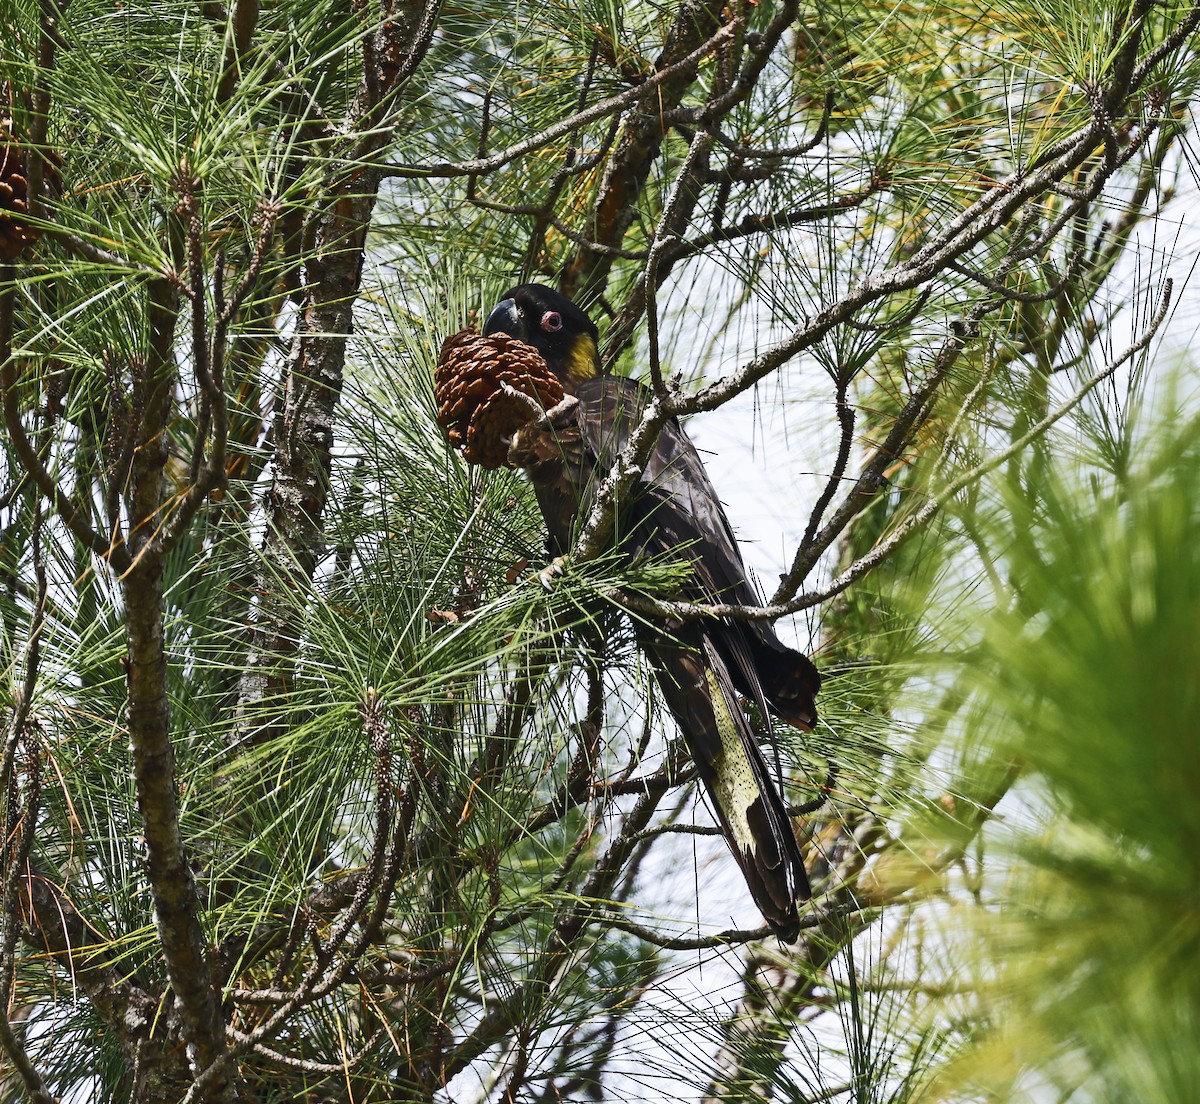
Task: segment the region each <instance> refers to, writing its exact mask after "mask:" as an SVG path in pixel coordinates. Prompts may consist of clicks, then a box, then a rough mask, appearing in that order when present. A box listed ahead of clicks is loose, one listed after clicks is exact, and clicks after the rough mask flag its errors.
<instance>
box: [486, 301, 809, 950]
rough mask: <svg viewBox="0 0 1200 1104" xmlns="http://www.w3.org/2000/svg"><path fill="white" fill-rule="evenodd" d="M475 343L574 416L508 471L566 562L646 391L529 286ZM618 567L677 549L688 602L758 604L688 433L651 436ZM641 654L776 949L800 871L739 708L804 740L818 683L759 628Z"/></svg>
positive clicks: (663, 637) (674, 429) (676, 628)
mask: <svg viewBox="0 0 1200 1104" xmlns="http://www.w3.org/2000/svg"><path fill="white" fill-rule="evenodd" d="M484 333H485V334H494V333H506V334H508V335H509V336H511V337H515V338H518V339H519V340H521V341H523V342H525V343H527V344H529V345H532V346H533V347H534V348H535V349H537V350H538V352H540V353H541V354H542V356H543V357H544V358H545V360H546V363H547V364H548V365H549V366H550V368H551V370H552V371H553V372H554V374H555V375H556V376H557V377H558V378H559V380H560V381H561V383H562V385H563V389H564V391H565V393H566V394H568V395H573V396H574V397H575V399H576V400H577V405H575V406H574V408H573V409H571V411H570V412H569V414H568V415H567V416H566V418H565V419H563V418H558V419H556V424H555V425H553V426H550V425H548V424H547V423H546V422H545V421H544V420H543V421H542V422H537V421H535V422H531V423H530V424H529V425H528V426H525V427H523V428H522V429H519V430H518V431H517V432H516V433H515V434H514V437H513V441H512V446H511V448H510V450H509V460H510V462H512V463H514V464H516V465H517V466H519V467H522V468H525V469H526V470H527V472H528V474H529V476H530V478H531V480H532V482H533V486H534V490H535V492H536V494H537V500H538V503H539V505H540V506H541V511H542V515H543V517H544V518H545V520H546V525H547V527H548V528H549V531H550V540H551V544H552V546H553V548H554V549H555V550H556V551H557V552H558V553H559V554H565V553H567V552H569V550H570V548H571V545H572V541H573V537H574V531H575V529H576V528H577V526H578V525H579V524H581V522H582V520H583V519H585V518H586V517H587V514H588V511H589V509H590V506H591V501H592V495H593V493H594V491H595V489H596V488H597V487H598V486H599V484H600V482H601V481H602V480H603V479H604V477H605V475H607V473H608V472H609V470H610V469H611V467H612V466H613V464H614V462H615V460H616V457H617V455H618V454H619V453H620V451H621V449H622V448H624V446H625V444H626V443H627V441H628V438H629V434H630V433H631V432H632V430H633V428H634V427H635V426H636V425H637V423H638V420H639V418H640V415H641V411H642V410H643V409H644V407H645V405H646V403H647V401H648V400H649V397H650V396H649V392H648V391H647V389H646V388H644V387H643V386H642V385H641V384H639V383H638V382H637V381H635V380H632V379H627V378H625V377H622V376H613V375H606V374H604V373H603V372H602V371H601V368H600V358H599V355H598V351H597V344H596V342H597V330H596V327H595V326H594V325H593V324H592V322H591V320H590V319H589V318H588V317H587V315H586V314H584V312H583V311H582V310H580V309H579V307H577V306H576V305H575V304H574V303H572V302H571V301H570V300H569V299H567V298H565V297H564V296H562V295H560V294H559V293H558V292H556V291H554V290H552V289H551V288H548V287H544V286H542V285H540V284H522V285H520V286H519V287H515V288H513V289H512V290H511V291H509V292H508V293H507V294H506V295H505V296H504V298H503V299H502V300H501V301H500V302H499V303H498V304H497V305H496V307H495V308H494V309H493V310H492V312H491V314H490V315H489V316H488V319H487V322H486V324H485V326H484ZM616 532H617V538H616V539H617V541H618V547H619V548H621V549H622V550H624V551H626V552H628V554H629V555H630V557H631V558H632V557H637V556H654V555H659V554H662V553H665V552H670V551H672V550H677V551H678V554H679V556H680V557H682V558H684V559H686V561H687V562H688V563H689V565H690V567H691V569H692V575H691V582H690V583H689V585H688V587H687V591H686V593H685V594H684V595H683V596H682V597H684V598H686V599H689V600H692V601H698V602H714V601H719V602H723V603H731V604H737V605H743V606H755V605H759V604H760V603H759V600H758V596H757V594H756V593H755V590H754V588H753V587H752V586H751V585H750V583H749V582H748V581H747V579H746V568H745V565H744V564H743V563H742V557H741V553H740V552H739V550H738V545H737V540H736V539H735V537H734V535H733V530H732V529H731V528H730V525H729V521H728V519H727V518H726V516H725V511H724V509H723V508H722V506H721V502H720V500H719V499H718V498H717V493H716V491H715V490H714V489H713V486H712V484H711V483H710V482H709V479H708V475H707V474H706V473H705V470H704V465H703V464H702V463H701V461H700V457H699V455H698V454H697V452H696V449H695V447H694V446H693V444H692V442H691V441H690V440H689V439H688V436H687V434H686V433H685V432H684V431H683V428H682V427H681V426H680V425H679V423H678V422H677V421H676V420H675V419H671V420H669V421H668V422H667V423H666V425H665V426H664V427H663V430H662V433H661V435H660V436H659V438H658V442H657V444H656V445H655V448H654V451H653V453H652V454H651V455H650V459H649V461H648V463H647V464H646V468H645V472H644V474H643V475H642V477H641V480H640V482H639V484H638V487H637V489H636V492H635V493H634V495H633V496H632V500H631V501H629V502H627V503H625V504H624V508H623V509H621V510H620V512H619V518H618V522H617V529H616ZM637 631H638V637H639V643H640V645H641V647H642V649H643V650H644V652H645V653H646V655H647V657H648V658H649V660H650V662H651V664H652V666H653V668H654V671H655V673H656V676H657V679H658V684H659V687H660V689H661V691H662V695H663V698H664V699H665V700H666V703H667V705H668V706H669V708H670V710H671V712H672V714H674V716H675V720H676V721H677V722H678V724H679V728H680V731H681V732H682V733H683V736H684V739H685V740H686V741H687V745H688V748H689V750H690V752H691V754H692V758H693V759H694V760H695V763H696V770H697V773H698V774H699V775H700V779H701V781H702V782H703V783H704V787H705V789H706V790H707V791H708V796H709V799H710V800H711V802H712V804H713V806H714V807H715V810H716V814H717V818H718V820H719V821H720V824H721V830H722V831H723V833H724V835H725V838H726V840H727V841H728V843H729V847H730V850H731V851H732V852H733V855H734V857H735V858H736V859H737V861H738V864H739V865H740V866H741V868H742V871H743V873H744V874H745V877H746V882H747V884H748V885H749V887H750V892H751V894H752V895H753V897H754V900H755V903H756V904H757V905H758V907H759V909H760V910H761V911H762V914H763V916H764V917H765V918H766V920H767V922H768V923H769V924H770V925H771V927H772V928H773V929H774V930H775V932H776V933H777V934H778V935H779V936H780V937H781V938H783V939H785V940H789V941H791V940H794V939H795V938H796V934H797V932H798V929H799V921H798V917H797V912H796V902H797V900H804V899H806V898H807V897H808V896H809V886H808V878H807V875H806V873H805V869H804V861H803V859H802V857H801V854H800V848H799V846H798V845H797V843H796V837H795V834H794V832H793V829H792V824H791V820H790V818H789V817H788V813H787V807H786V805H785V803H784V799H783V796H782V794H781V793H780V790H779V787H778V786H777V785H776V783H775V781H774V779H773V778H772V777H771V772H770V770H769V769H768V766H767V762H766V759H765V758H764V756H763V753H762V750H761V748H760V747H759V746H758V742H757V740H756V739H755V736H754V732H753V730H752V729H751V727H750V723H749V721H748V720H747V718H746V715H745V714H744V713H743V711H742V709H741V707H740V705H739V703H738V699H737V693H738V692H739V691H740V692H741V693H742V694H743V695H745V696H746V698H748V699H749V700H751V701H753V702H755V703H756V704H757V705H758V707H759V709H760V710H761V712H762V715H763V717H764V718H765V717H767V715H768V713H771V714H774V715H775V716H776V717H779V718H781V719H782V720H784V721H786V722H787V723H788V724H791V725H795V726H796V727H797V728H801V729H804V730H806V731H807V730H811V728H812V726H813V724H814V723H815V722H816V719H817V710H816V706H815V704H814V701H813V699H814V697H815V695H816V693H817V690H818V688H819V686H820V684H821V678H820V675H818V673H817V670H816V668H815V667H814V666H813V665H812V663H811V662H810V661H809V659H808V657H807V656H805V655H803V654H801V653H800V652H798V651H795V650H794V649H792V648H789V647H787V645H785V644H784V643H782V642H781V641H780V640H779V638H778V637H777V636H776V635H775V632H774V630H773V629H772V628H771V626H770V625H769V624H767V622H765V621H761V620H759V621H746V620H733V619H720V620H718V619H706V620H689V621H667V622H663V623H660V624H658V625H655V626H653V627H648V626H647V625H646V623H645V621H644V620H639V623H638V630H637Z"/></svg>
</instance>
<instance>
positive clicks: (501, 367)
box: [435, 330, 563, 468]
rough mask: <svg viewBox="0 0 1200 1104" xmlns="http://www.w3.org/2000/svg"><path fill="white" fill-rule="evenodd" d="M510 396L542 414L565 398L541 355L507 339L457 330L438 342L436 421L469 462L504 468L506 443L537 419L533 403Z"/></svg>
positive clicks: (506, 460) (513, 339) (482, 465)
mask: <svg viewBox="0 0 1200 1104" xmlns="http://www.w3.org/2000/svg"><path fill="white" fill-rule="evenodd" d="M504 384H506V385H507V386H508V387H509V388H511V391H508V390H505V389H504V388H503V387H502V385H504ZM512 391H518V392H520V393H521V394H523V395H527V396H528V397H529V399H532V400H534V401H535V402H536V403H537V405H538V406H540V407H542V408H543V409H549V408H550V407H552V406H554V405H555V404H557V403H558V402H559V401H560V400H561V399H562V397H563V389H562V384H561V383H559V381H558V379H557V377H555V375H554V373H553V372H551V371H550V368H549V366H548V365H547V364H546V362H545V361H544V360H543V359H542V355H541V353H539V352H538V351H537V350H536V349H534V348H533V347H532V346H530V345H526V344H525V343H524V342H523V341H518V340H517V339H516V338H513V337H509V336H508V334H491V335H489V336H488V337H481V336H480V335H479V334H477V333H475V332H474V331H472V330H461V331H460V332H458V333H456V334H451V335H450V336H449V337H448V338H446V340H445V341H444V342H443V343H442V351H441V354H440V355H439V357H438V365H437V375H436V377H435V394H436V397H437V404H438V422H439V423H440V424H441V426H442V428H443V429H445V430H446V435H447V436H448V437H449V438H450V443H451V444H452V445H453V446H454V447H455V448H457V449H461V450H462V454H463V456H464V457H466V459H467V462H468V463H471V464H478V465H479V466H480V467H484V468H499V467H503V466H505V465H507V464H508V440H509V438H510V437H511V436H512V434H513V432H514V431H515V430H517V429H518V428H520V427H521V426H523V425H525V424H526V423H527V422H530V421H532V420H533V419H534V418H535V417H537V413H536V410H535V408H534V407H533V406H532V405H531V403H530V402H528V401H526V400H523V399H521V398H520V397H519V396H517V395H514V394H512Z"/></svg>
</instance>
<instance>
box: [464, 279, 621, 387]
mask: <svg viewBox="0 0 1200 1104" xmlns="http://www.w3.org/2000/svg"><path fill="white" fill-rule="evenodd" d="M483 332H484V334H485V335H486V334H494V333H506V334H508V335H509V337H515V338H517V339H518V340H519V341H524V342H525V343H526V344H527V345H532V346H533V347H534V348H535V349H537V351H538V352H539V353H541V354H542V356H543V357H544V358H545V361H546V363H547V364H548V365H550V370H551V371H552V372H553V373H554V374H555V375H556V376H557V377H558V378H559V380H560V381H561V383H562V385H563V388H564V389H565V390H566V391H567V393H568V394H570V393H572V392H574V390H575V388H576V387H577V386H578V385H579V384H580V383H582V382H583V381H584V380H586V379H591V378H592V377H593V376H597V375H599V374H600V354H599V352H598V350H597V347H596V340H597V338H598V336H599V332H598V331H597V329H596V327H595V326H594V325H593V324H592V320H591V319H590V318H588V316H587V315H586V314H584V313H583V311H581V310H580V309H579V308H578V307H577V306H576V305H575V304H574V303H572V302H571V300H570V299H568V298H567V297H566V296H565V295H560V294H559V293H558V292H557V291H555V290H554V289H553V288H548V287H546V286H545V285H544V284H520V285H519V286H517V287H515V288H511V289H509V290H508V291H507V292H505V294H504V298H503V299H501V300H500V302H499V303H497V304H496V305H495V306H494V307H493V308H492V313H491V314H489V315H488V318H487V322H485V323H484V326H483Z"/></svg>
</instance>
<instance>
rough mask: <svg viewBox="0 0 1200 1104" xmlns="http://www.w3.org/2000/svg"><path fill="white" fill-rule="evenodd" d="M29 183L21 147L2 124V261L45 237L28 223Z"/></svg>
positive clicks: (10, 258) (0, 216)
mask: <svg viewBox="0 0 1200 1104" xmlns="http://www.w3.org/2000/svg"><path fill="white" fill-rule="evenodd" d="M28 195H29V181H28V179H27V178H26V176H25V162H24V158H23V157H22V155H21V147H20V145H19V144H18V143H17V140H16V139H15V138H14V137H13V136H12V133H11V132H10V131H9V130H8V129H7V127H5V126H4V125H3V124H2V123H0V260H4V261H11V260H12V259H13V258H14V257H15V256H16V255H17V254H18V253H20V252H21V250H22V249H24V248H25V247H26V246H27V245H32V244H33V243H34V242H35V241H37V240H38V238H40V237H41V236H42V232H41V231H40V230H36V229H34V228H33V227H32V226H30V225H29V224H28V223H27V222H26V216H27V215H28V214H29V206H28V203H27V199H28Z"/></svg>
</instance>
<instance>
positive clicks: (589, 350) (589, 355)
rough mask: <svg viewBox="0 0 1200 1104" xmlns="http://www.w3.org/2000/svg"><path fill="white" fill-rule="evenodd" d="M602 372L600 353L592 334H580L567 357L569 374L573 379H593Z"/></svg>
mask: <svg viewBox="0 0 1200 1104" xmlns="http://www.w3.org/2000/svg"><path fill="white" fill-rule="evenodd" d="M599 374H600V354H599V352H597V350H596V342H595V341H593V340H592V335H591V334H580V335H579V336H578V337H577V338H576V339H575V344H574V345H572V346H571V352H570V355H569V356H568V357H567V375H568V376H570V377H571V379H573V380H585V379H591V378H592V377H593V376H598V375H599Z"/></svg>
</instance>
